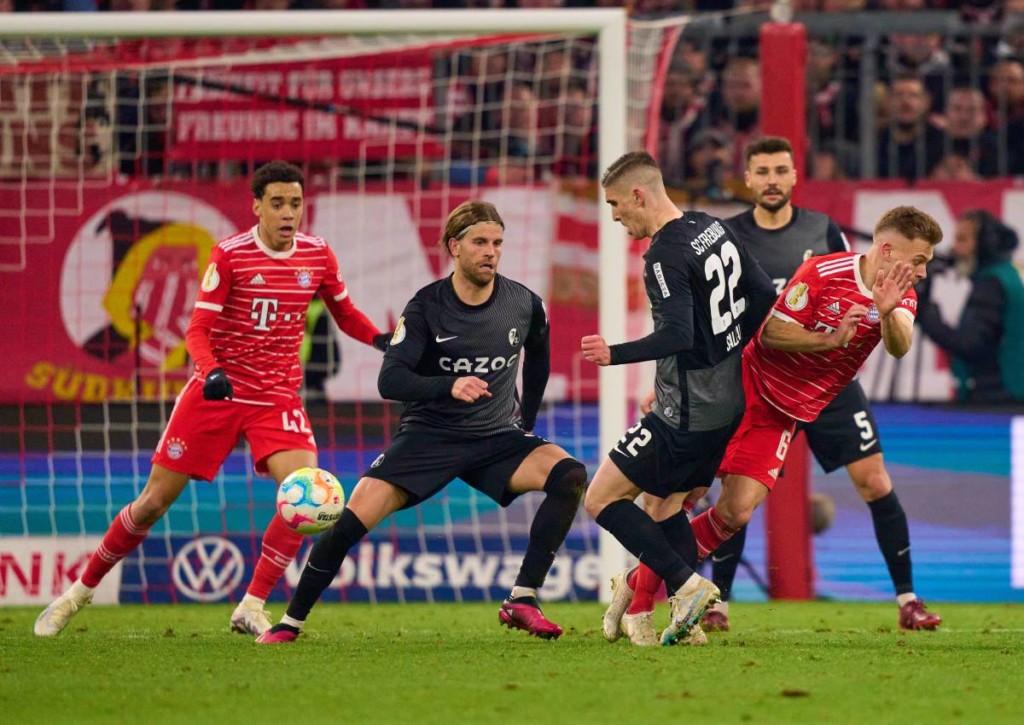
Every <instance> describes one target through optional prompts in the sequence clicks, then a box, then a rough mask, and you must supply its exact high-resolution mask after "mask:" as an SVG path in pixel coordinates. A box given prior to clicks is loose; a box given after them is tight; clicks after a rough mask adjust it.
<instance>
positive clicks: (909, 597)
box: [896, 592, 917, 607]
mask: <svg viewBox="0 0 1024 725" xmlns="http://www.w3.org/2000/svg"><path fill="white" fill-rule="evenodd" d="M915 599H917V595H916V594H914V592H907V593H906V594H897V595H896V603H897V604H899V605H900V606H901V607H902V606H903V605H904V604H906V603H907V602H912V601H914V600H915Z"/></svg>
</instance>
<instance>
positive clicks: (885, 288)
mask: <svg viewBox="0 0 1024 725" xmlns="http://www.w3.org/2000/svg"><path fill="white" fill-rule="evenodd" d="M913 279H914V277H913V268H912V267H911V266H910V265H909V264H907V263H906V262H896V263H895V264H894V265H893V266H892V267H891V268H890V269H889V270H888V271H885V270H880V271H879V272H878V274H877V275H876V276H875V283H874V285H873V286H872V288H871V294H872V298H873V299H874V301H875V307H876V308H877V309H878V314H879V319H880V321H881V326H882V344H884V345H885V350H886V352H888V353H889V354H890V355H892V356H893V357H903V356H904V355H906V354H907V353H908V352H909V351H910V343H911V341H912V340H913V339H914V316H913V314H912V313H911V312H910V310H909V309H907V308H906V307H903V306H902V304H901V303H902V301H903V298H904V296H906V295H907V293H908V292H909V291H910V288H911V286H912V284H913Z"/></svg>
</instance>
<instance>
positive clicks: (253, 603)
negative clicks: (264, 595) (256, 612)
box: [241, 594, 266, 609]
mask: <svg viewBox="0 0 1024 725" xmlns="http://www.w3.org/2000/svg"><path fill="white" fill-rule="evenodd" d="M241 604H242V606H243V607H246V608H247V609H263V605H264V604H266V600H264V599H259V598H257V597H254V596H253V595H252V594H246V595H245V596H244V597H242V601H241Z"/></svg>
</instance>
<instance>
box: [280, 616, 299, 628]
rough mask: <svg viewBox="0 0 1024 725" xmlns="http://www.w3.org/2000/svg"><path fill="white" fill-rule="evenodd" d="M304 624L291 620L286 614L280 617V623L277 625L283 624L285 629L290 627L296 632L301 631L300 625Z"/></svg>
mask: <svg viewBox="0 0 1024 725" xmlns="http://www.w3.org/2000/svg"><path fill="white" fill-rule="evenodd" d="M305 623H306V622H305V621H304V620H298V619H292V618H291V617H289V616H288V615H287V614H286V615H284V616H283V617H281V621H280V622H278V624H283V625H284V626H286V627H292V628H294V629H296V630H300V629H302V625H304V624H305Z"/></svg>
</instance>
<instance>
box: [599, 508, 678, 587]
mask: <svg viewBox="0 0 1024 725" xmlns="http://www.w3.org/2000/svg"><path fill="white" fill-rule="evenodd" d="M597 523H598V525H599V526H600V527H601V528H603V529H606V530H608V531H609V532H611V534H612V536H614V537H615V538H616V539H618V540H619V543H620V544H622V545H623V546H624V547H626V551H628V552H629V553H630V554H632V555H633V556H635V557H636V558H637V559H639V560H640V561H642V562H643V563H644V564H646V565H647V566H649V567H651V569H652V570H653V571H654V573H655V574H657V575H658V576H660V577H661V578H662V579H664V580H665V587H666V590H667V591H668V593H669V594H673V593H674V592H675V591H676V589H678V588H679V587H681V586H682V585H683V583H684V582H685V581H686V580H687V579H689V578H690V575H691V574H693V569H692V568H690V567H689V566H688V565H687V563H686V562H685V561H684V560H683V558H682V557H681V556H679V554H677V553H676V552H675V550H674V549H673V548H672V544H670V543H669V541H668V539H666V538H665V534H664V532H663V531H662V530H661V528H660V527H659V526H658V524H656V523H654V520H653V519H652V518H651V517H650V516H648V515H647V514H646V513H645V512H644V510H643V509H641V508H640V507H639V506H637V505H636V504H634V503H633V502H632V501H614V502H612V503H610V504H608V505H607V506H605V507H604V510H603V511H601V513H600V514H598V516H597Z"/></svg>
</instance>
